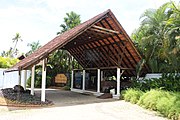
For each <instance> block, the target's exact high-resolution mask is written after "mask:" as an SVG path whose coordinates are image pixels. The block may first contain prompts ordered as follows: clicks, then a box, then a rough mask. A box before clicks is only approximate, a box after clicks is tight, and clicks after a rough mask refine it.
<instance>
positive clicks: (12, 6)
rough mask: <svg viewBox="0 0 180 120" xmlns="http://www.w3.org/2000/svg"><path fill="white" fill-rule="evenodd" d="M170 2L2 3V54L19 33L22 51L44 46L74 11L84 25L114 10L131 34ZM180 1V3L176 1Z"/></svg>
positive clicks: (21, 0) (18, 0)
mask: <svg viewBox="0 0 180 120" xmlns="http://www.w3.org/2000/svg"><path fill="white" fill-rule="evenodd" d="M168 1H169V0H88V1H87V0H0V33H1V39H0V41H1V44H0V53H1V52H2V51H3V50H8V49H9V47H10V46H12V38H13V37H14V35H15V33H17V32H18V33H20V35H21V37H22V39H23V42H21V43H18V49H20V51H21V52H24V53H25V52H27V51H28V50H29V48H28V47H27V43H31V42H33V41H38V40H39V41H40V43H41V44H42V45H43V44H45V43H47V42H48V41H50V40H52V39H53V38H54V37H56V33H57V32H58V31H60V27H59V25H60V24H62V23H63V18H64V17H65V14H66V13H67V12H70V11H74V12H76V13H77V14H79V15H80V16H81V20H82V22H84V21H85V20H88V19H90V18H92V17H93V16H95V15H97V14H99V13H101V12H103V11H105V10H107V9H111V10H112V12H113V13H114V14H115V16H116V17H117V19H118V21H119V22H120V23H121V25H122V26H123V27H124V29H125V30H126V32H127V33H128V34H129V35H131V33H132V32H133V30H134V29H136V28H138V26H139V23H140V20H139V17H140V15H141V14H142V13H143V12H144V11H145V10H146V9H148V8H158V7H159V6H160V5H162V4H163V3H165V2H168ZM175 1H176V2H179V0H175Z"/></svg>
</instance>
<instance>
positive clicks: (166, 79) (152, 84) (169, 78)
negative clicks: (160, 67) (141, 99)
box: [132, 73, 180, 91]
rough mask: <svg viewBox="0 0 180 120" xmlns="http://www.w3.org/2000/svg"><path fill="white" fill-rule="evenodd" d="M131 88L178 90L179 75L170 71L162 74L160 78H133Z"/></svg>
mask: <svg viewBox="0 0 180 120" xmlns="http://www.w3.org/2000/svg"><path fill="white" fill-rule="evenodd" d="M132 83H133V85H132V86H133V88H139V89H140V90H142V91H146V90H150V89H161V90H168V91H180V75H178V74H175V73H171V74H163V75H162V77H161V78H159V79H157V78H152V79H143V80H136V79H133V82H132Z"/></svg>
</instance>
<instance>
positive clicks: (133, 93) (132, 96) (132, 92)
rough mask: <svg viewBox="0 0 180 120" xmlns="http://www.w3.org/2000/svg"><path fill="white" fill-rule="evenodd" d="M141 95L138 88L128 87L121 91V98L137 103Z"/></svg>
mask: <svg viewBox="0 0 180 120" xmlns="http://www.w3.org/2000/svg"><path fill="white" fill-rule="evenodd" d="M142 95H143V92H142V91H140V90H138V89H128V90H127V91H125V93H123V98H124V100H125V101H129V102H131V103H137V102H138V101H139V99H140V97H141V96H142Z"/></svg>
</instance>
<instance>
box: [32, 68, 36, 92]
mask: <svg viewBox="0 0 180 120" xmlns="http://www.w3.org/2000/svg"><path fill="white" fill-rule="evenodd" d="M34 78H35V65H33V67H32V70H31V95H34Z"/></svg>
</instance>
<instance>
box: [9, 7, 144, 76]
mask: <svg viewBox="0 0 180 120" xmlns="http://www.w3.org/2000/svg"><path fill="white" fill-rule="evenodd" d="M62 47H63V48H64V49H66V50H68V51H69V52H70V53H71V54H72V55H73V56H74V58H75V59H76V60H77V61H78V62H79V63H80V64H81V66H82V67H84V68H90V67H91V68H92V67H94V68H98V67H108V66H109V67H115V66H117V67H121V68H122V69H131V70H132V71H131V72H127V74H131V75H135V68H136V65H137V63H138V62H139V61H140V60H141V55H140V54H139V53H138V51H137V50H136V48H135V46H134V44H133V42H132V41H131V39H130V38H129V36H128V35H127V33H126V32H125V30H124V29H123V28H122V26H121V24H120V23H119V22H118V21H117V19H116V18H115V16H114V14H113V13H112V12H111V10H107V11H105V12H103V13H101V14H99V15H97V16H95V17H93V18H91V19H89V20H88V21H86V22H84V23H82V24H80V25H78V26H76V27H75V28H73V29H71V30H68V31H66V32H65V33H63V34H61V35H59V36H57V37H55V38H54V39H53V40H51V41H50V42H48V43H47V44H45V45H44V46H42V47H41V48H40V49H38V50H37V51H35V52H34V53H32V54H31V55H29V56H28V57H26V58H25V59H23V60H21V61H20V62H19V63H17V64H16V65H15V66H13V67H12V68H10V69H8V70H7V71H14V70H23V69H28V68H30V67H32V66H33V65H35V64H37V63H39V62H40V61H41V60H42V59H44V58H47V57H48V55H49V54H51V53H52V52H54V51H55V50H57V49H60V48H62Z"/></svg>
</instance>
